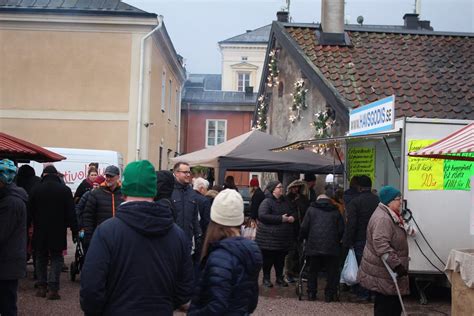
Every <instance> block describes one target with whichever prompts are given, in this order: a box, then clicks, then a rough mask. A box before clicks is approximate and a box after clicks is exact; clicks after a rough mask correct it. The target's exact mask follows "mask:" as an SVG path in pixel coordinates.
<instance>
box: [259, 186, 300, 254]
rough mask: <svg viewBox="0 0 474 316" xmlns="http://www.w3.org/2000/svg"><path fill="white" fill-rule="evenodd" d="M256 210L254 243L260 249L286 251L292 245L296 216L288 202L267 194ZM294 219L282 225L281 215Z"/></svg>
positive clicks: (282, 198) (283, 198)
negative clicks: (256, 222)
mask: <svg viewBox="0 0 474 316" xmlns="http://www.w3.org/2000/svg"><path fill="white" fill-rule="evenodd" d="M265 196H266V199H265V200H263V202H262V204H260V207H259V209H258V219H259V222H258V226H257V234H256V238H255V241H256V242H257V244H258V246H259V247H260V249H265V250H276V251H288V250H289V249H290V248H291V246H292V245H293V243H294V238H295V236H294V225H295V223H296V222H297V221H298V216H297V214H296V212H295V210H294V209H293V207H292V205H291V204H290V202H289V201H288V200H287V199H286V198H285V197H284V196H282V197H280V198H279V199H276V198H275V196H274V195H273V194H271V193H269V192H266V194H265ZM284 214H287V215H288V216H290V215H291V216H293V217H295V222H293V223H291V224H290V223H283V222H282V215H284Z"/></svg>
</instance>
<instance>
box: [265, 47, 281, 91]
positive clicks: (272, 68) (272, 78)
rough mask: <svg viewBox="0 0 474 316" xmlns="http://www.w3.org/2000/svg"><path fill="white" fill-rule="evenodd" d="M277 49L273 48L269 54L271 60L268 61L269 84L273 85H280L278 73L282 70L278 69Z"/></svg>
mask: <svg viewBox="0 0 474 316" xmlns="http://www.w3.org/2000/svg"><path fill="white" fill-rule="evenodd" d="M277 52H278V51H277V50H276V49H272V50H271V51H270V53H269V54H268V57H270V62H269V63H268V76H267V86H269V87H273V85H278V75H279V74H280V71H279V70H278V65H277V56H276V55H277Z"/></svg>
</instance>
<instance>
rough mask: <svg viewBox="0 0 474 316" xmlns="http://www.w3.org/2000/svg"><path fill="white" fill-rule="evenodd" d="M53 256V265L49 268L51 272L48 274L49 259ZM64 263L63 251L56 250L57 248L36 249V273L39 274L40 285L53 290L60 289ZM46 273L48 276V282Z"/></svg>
mask: <svg viewBox="0 0 474 316" xmlns="http://www.w3.org/2000/svg"><path fill="white" fill-rule="evenodd" d="M49 257H50V258H51V267H50V269H49V274H48V275H47V271H48V259H49ZM63 264H64V257H63V251H62V250H59V251H55V250H51V251H48V250H44V249H37V250H36V275H37V276H38V285H39V286H46V284H47V285H48V288H49V289H50V290H52V291H58V290H59V279H60V276H61V270H62V268H63ZM46 275H47V276H48V279H47V282H46Z"/></svg>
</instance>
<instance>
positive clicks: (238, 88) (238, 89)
mask: <svg viewBox="0 0 474 316" xmlns="http://www.w3.org/2000/svg"><path fill="white" fill-rule="evenodd" d="M241 75H242V76H243V78H242V90H240V86H239V82H240V76H241ZM245 77H247V80H245ZM246 81H247V82H248V85H247V86H246V85H245V82H246ZM245 87H250V72H246V71H239V72H237V91H241V92H245Z"/></svg>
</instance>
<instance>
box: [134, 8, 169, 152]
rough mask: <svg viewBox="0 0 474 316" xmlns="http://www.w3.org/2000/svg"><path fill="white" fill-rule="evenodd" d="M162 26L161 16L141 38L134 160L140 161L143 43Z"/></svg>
mask: <svg viewBox="0 0 474 316" xmlns="http://www.w3.org/2000/svg"><path fill="white" fill-rule="evenodd" d="M162 26H163V16H162V15H159V16H158V25H157V26H156V27H155V28H154V29H153V30H151V32H149V33H148V34H146V35H145V36H143V38H142V39H141V42H140V77H139V82H138V108H137V149H136V153H135V160H140V158H141V157H140V144H141V141H142V109H143V85H144V82H143V81H144V79H143V77H144V74H145V41H146V39H147V38H148V37H150V36H151V35H153V34H154V33H155V32H156V31H158V30H159V29H160V28H161V27H162Z"/></svg>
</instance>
